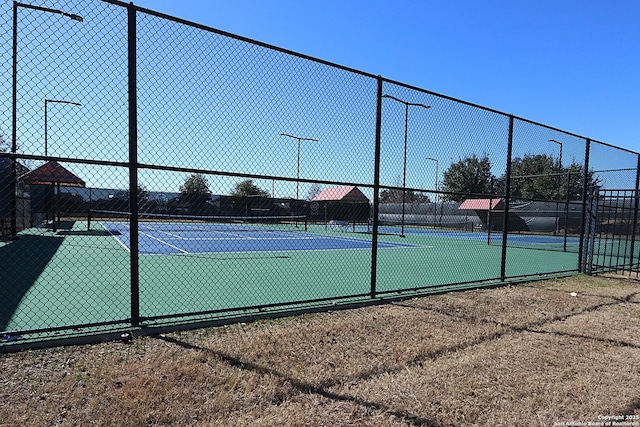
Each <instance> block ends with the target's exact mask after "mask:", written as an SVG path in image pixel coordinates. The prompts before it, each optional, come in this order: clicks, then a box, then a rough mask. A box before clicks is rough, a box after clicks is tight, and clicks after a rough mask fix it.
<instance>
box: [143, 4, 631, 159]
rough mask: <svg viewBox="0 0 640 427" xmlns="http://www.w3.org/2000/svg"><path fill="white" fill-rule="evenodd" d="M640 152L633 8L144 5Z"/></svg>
mask: <svg viewBox="0 0 640 427" xmlns="http://www.w3.org/2000/svg"><path fill="white" fill-rule="evenodd" d="M134 3H135V4H136V5H138V6H141V7H146V8H150V9H153V10H156V11H159V12H163V13H166V14H169V15H173V16H177V17H180V18H183V19H186V20H190V21H194V22H198V23H201V24H204V25H207V26H211V27H214V28H217V29H220V30H224V31H228V32H231V33H234V34H238V35H241V36H244V37H248V38H251V39H255V40H258V41H262V42H265V43H269V44H273V45H276V46H279V47H282V48H286V49H290V50H293V51H296V52H300V53H304V54H306V55H309V56H313V57H317V58H320V59H324V60H327V61H331V62H334V63H337V64H341V65H345V66H348V67H352V68H355V69H358V70H362V71H366V72H368V73H372V74H376V75H378V74H379V75H382V76H383V77H386V78H389V79H392V80H396V81H400V82H402V83H406V84H410V85H413V86H417V87H420V88H423V89H427V90H431V91H434V92H437V93H441V94H444V95H448V96H452V97H455V98H459V99H462V100H465V101H468V102H472V103H476V104H479V105H483V106H486V107H489V108H493V109H496V110H499V111H503V112H506V113H510V114H514V115H516V116H520V117H524V118H527V119H530V120H533V121H537V122H540V123H544V124H547V125H550V126H553V127H557V128H560V129H563V130H566V131H569V132H573V133H576V134H579V135H582V136H586V137H589V138H593V139H596V140H599V141H603V142H607V143H611V144H614V145H618V146H622V147H625V148H628V149H631V150H634V151H640V79H639V78H638V70H639V69H640V48H639V46H640V2H639V1H637V0H616V1H605V0H601V1H594V0H580V1H577V0H563V1H557V0H541V1H538V0H536V1H527V2H525V1H513V0H483V1H461V0H459V1H449V0H423V1H417V0H416V1H408V0H397V1H393V2H392V1H388V0H387V1H379V0H377V1H361V0H342V1H337V0H323V1H294V0H275V1H246V0H234V1H215V0H213V1H212V0H180V1H176V0H138V1H135V2H134Z"/></svg>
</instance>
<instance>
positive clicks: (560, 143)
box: [549, 139, 562, 167]
mask: <svg viewBox="0 0 640 427" xmlns="http://www.w3.org/2000/svg"><path fill="white" fill-rule="evenodd" d="M549 142H553V143H555V144H558V145H559V146H560V154H559V156H558V161H559V162H560V167H562V142H560V141H556V140H555V139H550V140H549Z"/></svg>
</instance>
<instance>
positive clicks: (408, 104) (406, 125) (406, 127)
mask: <svg viewBox="0 0 640 427" xmlns="http://www.w3.org/2000/svg"><path fill="white" fill-rule="evenodd" d="M382 97H383V98H389V99H392V100H394V101H396V102H399V103H401V104H404V165H403V168H402V171H403V172H402V220H401V223H402V224H401V230H400V237H404V212H405V209H404V205H405V199H406V197H405V196H406V188H407V137H408V130H409V107H422V108H424V109H425V110H426V109H429V108H431V106H430V105H424V104H418V103H414V102H407V101H403V100H401V99H398V98H396V97H395V96H391V95H386V94H385V95H382Z"/></svg>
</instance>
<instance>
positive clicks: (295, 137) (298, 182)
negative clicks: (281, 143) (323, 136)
mask: <svg viewBox="0 0 640 427" xmlns="http://www.w3.org/2000/svg"><path fill="white" fill-rule="evenodd" d="M280 136H286V137H288V138H293V139H295V140H297V141H298V167H297V174H296V214H297V213H298V200H299V199H300V142H301V141H312V142H318V140H317V139H314V138H303V137H300V136H295V135H290V134H288V133H281V134H280Z"/></svg>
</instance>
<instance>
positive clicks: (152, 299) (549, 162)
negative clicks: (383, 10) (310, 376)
mask: <svg viewBox="0 0 640 427" xmlns="http://www.w3.org/2000/svg"><path fill="white" fill-rule="evenodd" d="M0 8H1V11H2V14H1V15H0V16H2V18H0V20H1V22H0V25H2V29H3V31H2V32H1V33H0V37H1V40H0V42H1V46H2V51H1V52H2V55H3V59H4V60H3V61H1V62H0V72H1V75H2V76H3V77H2V78H1V79H0V85H2V88H3V90H2V91H0V97H1V102H2V105H3V106H4V108H3V109H2V110H1V111H0V115H1V116H0V126H1V128H0V132H1V136H2V141H1V145H0V149H1V150H2V153H0V218H1V220H2V222H1V223H0V224H1V226H2V228H1V229H0V254H1V256H0V265H1V266H2V271H3V277H4V278H5V279H3V283H2V287H1V288H0V294H1V296H2V299H3V301H5V304H3V306H2V308H0V330H1V331H2V346H3V348H11V347H15V346H18V345H20V344H21V343H32V342H48V341H51V340H55V339H58V340H59V339H69V338H70V339H78V338H79V337H86V336H94V335H96V334H109V333H114V334H120V333H122V332H123V331H128V330H131V329H132V328H133V329H134V330H135V331H145V330H147V331H150V330H159V329H160V328H176V327H192V326H195V325H203V324H211V323H214V324H215V323H220V322H229V321H237V320H239V319H256V318H259V317H262V316H271V315H282V314H284V313H295V312H304V311H309V310H316V309H327V308H330V307H334V306H336V305H339V306H349V305H354V304H356V305H357V304H365V303H369V302H372V301H377V300H379V299H380V298H387V299H391V298H406V297H408V296H413V295H419V294H426V293H429V292H442V291H446V290H449V289H460V288H465V287H471V286H474V287H475V286H485V285H495V284H500V283H507V282H514V281H521V280H526V279H528V278H540V277H548V276H554V275H555V276H557V275H564V274H573V273H576V272H580V271H586V269H587V265H588V262H589V260H593V258H594V256H595V258H596V259H597V260H598V266H599V267H598V269H599V270H601V269H602V267H601V264H603V263H604V265H607V262H608V261H607V256H606V253H596V254H595V255H594V251H595V249H593V248H594V246H593V239H590V236H595V235H596V234H597V233H600V237H599V238H600V239H601V240H602V239H604V238H605V237H607V238H609V239H614V240H615V239H618V240H619V239H620V236H619V234H620V233H613V232H609V231H603V229H602V227H603V225H602V224H604V222H603V220H602V217H598V218H599V220H600V225H593V226H592V225H589V227H586V224H592V222H588V220H589V218H591V216H593V215H596V216H597V212H596V211H597V209H595V208H596V207H597V206H598V205H597V204H594V203H591V202H590V200H591V199H590V197H592V196H593V194H595V192H596V190H595V189H598V190H600V191H601V190H602V189H605V188H606V189H614V188H620V189H626V190H628V191H626V192H624V193H623V195H622V197H623V199H624V201H622V202H620V203H622V204H623V205H624V206H625V214H624V217H622V216H621V217H620V221H624V222H625V223H629V222H630V221H636V220H637V218H635V217H634V214H635V212H637V192H636V191H635V189H636V188H637V176H638V154H637V153H633V152H630V151H627V150H623V149H619V148H617V147H614V146H611V145H607V144H602V143H599V142H594V141H590V140H588V139H586V138H583V137H580V136H578V135H574V134H571V133H568V132H564V131H561V130H558V129H553V128H550V127H548V126H544V125H541V124H537V123H533V122H530V121H527V120H525V119H521V118H515V117H513V116H510V115H507V114H504V113H501V112H498V111H494V110H491V109H487V108H483V107H480V106H477V105H473V104H470V103H467V102H464V101H461V100H456V99H452V98H449V97H446V96H442V95H438V94H435V93H433V92H429V91H425V90H422V89H419V88H415V87H411V86H408V85H405V84H402V83H400V82H394V81H390V80H388V79H385V78H382V77H379V76H375V75H372V74H369V73H365V72H360V71H358V70H353V69H348V68H345V67H341V66H339V65H336V64H331V63H327V62H325V61H321V60H318V59H314V58H310V57H307V56H304V55H300V54H297V53H294V52H289V51H286V50H283V49H279V48H276V47H273V46H268V45H265V44H262V43H259V42H256V41H252V40H247V39H244V38H242V37H238V36H234V35H230V34H227V33H224V32H221V31H217V30H215V29H212V28H207V27H203V26H201V25H197V24H194V23H189V22H184V21H182V20H179V19H175V18H172V17H169V16H165V15H162V14H158V13H155V12H153V11H149V10H145V9H140V8H137V7H136V6H135V5H133V4H125V3H120V2H117V1H111V0H108V1H92V0H81V1H73V2H69V1H34V2H33V3H29V4H27V3H22V2H14V3H3V4H2V6H0ZM629 191H631V192H629ZM612 197H613V196H612V195H611V194H609V195H608V196H607V200H610V199H612ZM591 207H593V209H591ZM600 211H602V209H600ZM611 215H613V214H612V213H609V214H608V216H609V217H611ZM612 221H613V222H616V221H618V217H616V218H615V219H612ZM605 222H606V221H605ZM618 222H619V221H618ZM634 224H635V223H634ZM590 227H597V228H598V231H597V233H596V232H592V231H594V229H593V228H590ZM631 228H632V229H633V230H631ZM631 228H629V227H626V228H625V232H624V233H625V234H624V237H623V238H624V240H625V246H624V248H625V249H624V250H622V251H616V252H615V257H608V258H610V259H613V258H615V262H614V263H615V264H616V265H617V264H619V261H620V259H621V258H623V259H624V262H623V264H624V265H627V266H631V265H634V264H635V263H636V261H635V260H636V259H637V254H636V253H635V252H636V250H635V247H636V246H637V245H634V244H633V242H634V241H635V227H631ZM618 229H622V228H620V227H619V228H618ZM626 242H629V243H626ZM585 248H586V249H585ZM589 248H591V249H589ZM620 254H622V255H620Z"/></svg>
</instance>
